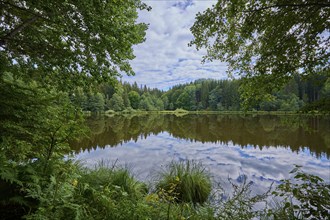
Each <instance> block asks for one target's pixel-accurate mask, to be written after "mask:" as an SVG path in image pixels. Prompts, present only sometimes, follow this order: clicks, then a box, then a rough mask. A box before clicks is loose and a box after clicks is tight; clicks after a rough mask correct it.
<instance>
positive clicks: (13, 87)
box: [0, 73, 84, 214]
mask: <svg viewBox="0 0 330 220" xmlns="http://www.w3.org/2000/svg"><path fill="white" fill-rule="evenodd" d="M0 94H1V95H0V96H1V98H0V116H1V117H0V134H1V136H0V149H1V153H0V158H1V161H0V185H1V186H3V187H4V188H5V189H6V188H7V189H8V191H7V193H6V196H4V197H2V198H1V202H0V206H1V208H4V209H5V208H6V207H10V206H15V205H17V204H21V205H22V206H23V207H25V211H29V210H30V209H32V210H33V209H34V207H35V205H36V204H37V203H38V202H40V201H37V199H36V197H35V196H32V195H31V192H32V191H31V190H32V189H33V188H38V190H39V192H40V193H44V191H43V190H44V189H46V188H48V182H49V181H50V178H57V176H60V174H59V173H61V172H68V173H69V172H70V171H69V170H70V169H69V168H68V170H66V168H65V167H66V166H65V165H64V161H63V158H64V156H70V153H71V149H70V147H69V145H68V142H69V141H70V140H73V139H74V138H76V137H78V136H79V135H81V133H82V131H83V128H84V126H83V125H82V121H83V119H82V114H81V111H80V110H79V109H76V108H75V107H74V106H73V105H71V103H70V100H69V97H68V95H67V94H66V93H63V92H57V91H56V90H54V89H52V88H48V89H44V88H41V87H39V85H38V83H36V82H35V81H31V82H23V81H21V80H15V79H13V77H12V74H9V73H7V74H6V75H4V76H3V77H1V78H0ZM22 214H24V213H22Z"/></svg>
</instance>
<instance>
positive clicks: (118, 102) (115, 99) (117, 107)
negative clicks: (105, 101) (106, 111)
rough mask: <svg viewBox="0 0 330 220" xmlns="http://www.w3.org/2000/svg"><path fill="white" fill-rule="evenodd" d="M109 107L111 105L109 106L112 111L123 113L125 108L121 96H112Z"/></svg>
mask: <svg viewBox="0 0 330 220" xmlns="http://www.w3.org/2000/svg"><path fill="white" fill-rule="evenodd" d="M109 105H110V106H109V107H110V109H112V110H114V111H122V110H124V108H125V105H124V100H123V98H122V97H121V96H120V95H118V94H117V93H115V94H114V95H113V96H112V98H111V99H110V102H109Z"/></svg>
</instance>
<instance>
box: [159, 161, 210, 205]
mask: <svg viewBox="0 0 330 220" xmlns="http://www.w3.org/2000/svg"><path fill="white" fill-rule="evenodd" d="M211 188H212V184H211V179H210V176H209V174H208V173H207V172H206V170H205V168H204V167H203V166H202V164H201V163H197V162H195V161H187V162H185V163H184V162H171V163H170V164H169V165H168V167H167V169H166V170H165V171H163V172H161V173H160V174H159V181H158V183H157V184H156V191H157V193H158V194H161V195H163V196H164V197H165V198H167V200H173V202H177V203H182V202H188V203H189V202H191V203H194V204H196V203H200V204H202V203H204V202H206V201H207V199H208V197H209V195H210V193H211Z"/></svg>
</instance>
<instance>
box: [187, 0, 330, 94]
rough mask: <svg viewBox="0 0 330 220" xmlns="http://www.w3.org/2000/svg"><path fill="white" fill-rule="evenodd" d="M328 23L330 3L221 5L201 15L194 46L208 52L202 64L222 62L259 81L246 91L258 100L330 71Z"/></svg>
mask: <svg viewBox="0 0 330 220" xmlns="http://www.w3.org/2000/svg"><path fill="white" fill-rule="evenodd" d="M329 17H330V3H329V1H328V0H291V1H286V0H218V2H217V4H216V5H214V6H213V7H212V8H209V9H207V10H206V11H204V12H203V13H198V14H197V16H196V21H195V23H194V25H193V26H192V27H191V31H192V33H193V35H194V39H193V40H192V41H191V42H190V44H189V45H190V46H192V45H195V46H196V48H197V49H201V48H206V50H207V54H206V55H205V56H204V59H203V61H212V60H214V59H219V60H221V61H224V62H227V63H228V65H229V69H228V72H229V73H230V74H232V73H235V74H239V75H241V76H243V77H245V78H247V79H249V78H252V77H254V79H253V81H250V82H249V83H247V84H249V85H247V86H246V87H245V90H249V91H250V93H249V94H247V95H249V96H256V95H257V94H256V93H255V91H254V90H259V91H263V92H268V93H269V92H271V91H272V89H274V88H278V87H279V86H281V85H283V83H284V82H287V81H288V79H290V78H291V77H292V74H293V73H296V72H298V73H300V74H302V75H309V74H313V73H315V72H320V71H321V72H322V71H329V64H330V61H329V56H330V55H329V48H330V37H329V29H330V20H329ZM256 85H257V86H256ZM253 91H254V92H253Z"/></svg>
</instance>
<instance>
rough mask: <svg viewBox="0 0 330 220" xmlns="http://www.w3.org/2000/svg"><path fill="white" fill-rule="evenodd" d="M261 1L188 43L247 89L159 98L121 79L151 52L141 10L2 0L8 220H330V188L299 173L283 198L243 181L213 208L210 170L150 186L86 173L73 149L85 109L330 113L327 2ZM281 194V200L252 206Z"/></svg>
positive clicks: (203, 24) (221, 2)
mask: <svg viewBox="0 0 330 220" xmlns="http://www.w3.org/2000/svg"><path fill="white" fill-rule="evenodd" d="M146 2H148V1H146ZM252 2H257V3H256V4H250V1H249V0H240V1H234V0H229V1H227V0H218V1H217V2H216V3H215V5H214V6H212V7H211V8H208V9H207V10H206V11H204V12H200V13H198V14H197V15H196V20H195V22H194V24H193V26H192V27H191V29H190V30H191V33H192V35H193V40H192V41H191V42H190V43H189V46H196V49H197V50H199V49H201V48H204V47H206V49H207V54H206V56H205V57H204V58H203V59H204V60H209V61H212V60H213V59H216V60H220V61H222V62H227V63H228V68H229V70H230V71H231V72H238V73H239V75H240V76H241V78H240V79H239V80H208V79H205V80H198V81H195V82H192V83H189V84H184V85H177V86H175V87H173V88H172V89H170V90H168V91H160V90H158V89H150V88H147V87H146V86H142V87H141V86H138V85H137V84H136V83H135V84H133V85H130V84H128V83H124V82H122V83H121V82H118V78H119V77H120V76H121V75H122V74H126V75H129V76H132V75H134V74H135V72H134V70H133V67H132V65H131V63H130V61H132V60H133V59H134V58H135V54H134V46H136V45H138V44H142V43H144V42H145V41H146V36H147V30H148V27H149V24H147V23H144V22H141V21H140V20H139V13H140V12H141V11H144V12H146V13H148V12H149V11H150V10H151V9H152V8H151V7H150V6H148V5H147V4H146V3H144V2H143V1H141V0H112V1H106V0H89V1H87V0H81V1H73V0H66V1H60V0H52V1H35V0H22V1H17V0H0V219H30V220H34V219H42V220H44V219H52V220H53V219H77V220H79V219H84V220H85V219H93V220H94V219H116V220H117V219H125V220H126V219H157V220H158V219H166V220H169V219H255V218H262V219H306V218H307V219H308V218H311V219H312V218H313V219H314V218H316V219H326V218H328V214H329V210H330V185H329V183H328V182H326V181H325V180H323V179H321V178H320V177H318V176H315V175H312V174H308V173H305V172H304V171H303V170H302V169H301V167H299V166H296V167H295V168H294V169H293V170H292V172H291V174H292V178H291V179H286V180H283V181H282V184H280V185H278V186H277V187H276V188H274V190H273V191H272V192H270V191H269V192H265V193H264V194H262V195H251V194H250V188H249V187H250V185H251V184H250V183H249V182H247V181H246V178H244V177H243V178H242V179H243V180H244V181H242V184H241V185H239V186H237V185H233V189H234V192H233V194H232V195H231V196H230V197H227V200H217V199H216V198H215V199H213V200H212V196H211V190H212V184H211V179H210V176H209V175H208V174H207V173H206V172H205V168H204V167H203V165H202V164H199V163H194V162H189V161H188V162H186V163H173V164H169V165H168V166H167V168H168V170H167V172H164V173H163V174H160V175H159V177H158V180H157V182H156V183H155V184H154V185H152V186H148V185H147V184H146V183H144V182H141V181H138V180H136V179H135V178H134V176H133V175H132V174H131V173H130V172H129V171H128V170H127V169H124V168H120V167H119V168H118V167H116V166H115V164H110V165H108V166H107V165H106V164H102V161H101V162H100V164H99V166H97V167H94V168H93V169H92V168H88V167H84V166H83V165H82V164H80V163H79V162H77V161H76V160H75V159H74V151H73V149H71V148H70V142H71V141H74V140H77V139H81V138H82V137H86V136H88V129H87V128H86V124H85V114H84V111H90V112H103V111H108V112H109V111H110V112H112V111H125V110H126V111H128V112H130V111H132V110H146V111H153V110H175V109H178V108H182V109H186V110H189V111H195V110H214V111H222V110H242V109H243V110H245V109H248V110H265V111H298V110H299V111H300V110H301V111H306V112H311V113H313V112H329V106H330V105H329V100H330V98H329V96H330V80H329V64H330V63H329V60H330V59H329V57H330V53H329V50H328V47H327V46H328V45H329V43H330V38H329V37H328V36H329V35H328V33H329V30H330V28H329V27H330V25H329V17H330V10H329V7H330V4H329V2H328V0H319V1H314V0H306V1H301V0H292V1H290V4H286V3H283V2H285V1H281V0H263V1H252ZM293 29H294V30H293ZM325 36H327V37H325ZM214 39H216V40H215V41H214ZM201 77H203V76H201ZM297 182H298V183H297ZM186 189H187V190H186ZM215 190H216V189H215ZM273 196H277V197H279V198H280V199H281V201H283V203H281V204H277V206H276V204H275V206H274V207H267V206H266V207H265V208H264V209H263V210H255V209H253V207H254V205H255V204H256V203H258V202H267V198H269V197H271V198H272V197H273ZM209 198H211V199H209ZM293 200H294V201H299V203H298V204H296V203H293V202H292V201H293ZM214 201H215V202H214ZM212 202H214V203H212Z"/></svg>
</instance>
